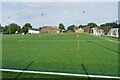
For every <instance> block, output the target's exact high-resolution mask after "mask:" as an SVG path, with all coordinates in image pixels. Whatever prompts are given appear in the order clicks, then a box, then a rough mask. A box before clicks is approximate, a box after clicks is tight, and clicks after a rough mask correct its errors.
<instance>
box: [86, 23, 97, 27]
mask: <svg viewBox="0 0 120 80" xmlns="http://www.w3.org/2000/svg"><path fill="white" fill-rule="evenodd" d="M87 26H89V27H90V28H93V27H95V26H97V24H96V23H93V22H91V23H88V24H87Z"/></svg>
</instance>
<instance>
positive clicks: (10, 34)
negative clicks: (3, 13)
mask: <svg viewBox="0 0 120 80" xmlns="http://www.w3.org/2000/svg"><path fill="white" fill-rule="evenodd" d="M8 19H10V17H8ZM9 34H10V35H11V29H10V24H9Z"/></svg>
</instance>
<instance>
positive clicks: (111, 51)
mask: <svg viewBox="0 0 120 80" xmlns="http://www.w3.org/2000/svg"><path fill="white" fill-rule="evenodd" d="M77 35H78V36H77ZM102 38H107V39H110V40H113V41H118V39H115V38H110V37H102ZM102 38H100V36H99V37H98V36H93V35H89V34H27V35H19V34H18V35H3V36H2V68H4V69H17V70H24V69H25V70H33V71H47V72H64V73H75V74H86V72H87V73H88V74H93V75H94V74H95V75H110V76H118V54H119V52H118V44H117V43H115V42H111V41H108V40H105V39H102ZM82 65H83V66H84V67H83V66H82ZM18 75H19V73H11V72H3V74H2V77H3V78H15V77H16V76H18ZM26 77H27V78H41V77H52V78H54V77H63V76H55V75H43V74H34V75H33V74H25V73H22V74H21V75H20V76H19V78H26ZM64 77H66V76H64Z"/></svg>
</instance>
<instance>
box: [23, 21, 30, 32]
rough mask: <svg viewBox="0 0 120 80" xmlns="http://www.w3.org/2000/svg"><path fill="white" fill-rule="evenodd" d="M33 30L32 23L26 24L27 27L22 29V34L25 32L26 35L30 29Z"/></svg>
mask: <svg viewBox="0 0 120 80" xmlns="http://www.w3.org/2000/svg"><path fill="white" fill-rule="evenodd" d="M29 28H32V26H31V24H30V23H25V25H24V26H23V27H22V32H24V33H25V34H26V33H27V32H28V29H29Z"/></svg>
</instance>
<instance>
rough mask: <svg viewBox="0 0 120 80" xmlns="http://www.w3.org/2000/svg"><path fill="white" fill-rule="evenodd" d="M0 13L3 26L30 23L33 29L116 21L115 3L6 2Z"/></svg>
mask: <svg viewBox="0 0 120 80" xmlns="http://www.w3.org/2000/svg"><path fill="white" fill-rule="evenodd" d="M83 11H85V13H83ZM2 13H3V14H4V15H3V24H8V23H10V21H11V22H15V23H17V24H19V25H21V26H22V25H23V24H24V23H26V22H30V23H31V24H32V25H33V26H35V27H40V26H43V25H53V26H54V25H58V24H59V23H61V22H63V23H64V24H65V25H66V26H68V25H70V24H76V25H80V24H85V23H87V22H90V21H95V22H97V23H98V24H100V23H103V22H107V21H113V20H115V19H117V3H89V2H85V3H79V2H76V3H70V2H68V3H65V2H61V3H57V2H47V3H44V2H39V3H38V2H37V3H36V2H22V3H19V2H14V3H13V2H11V3H7V2H6V3H3V12H2ZM41 14H43V15H41ZM9 16H10V17H11V18H10V21H9V20H8V17H9Z"/></svg>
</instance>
